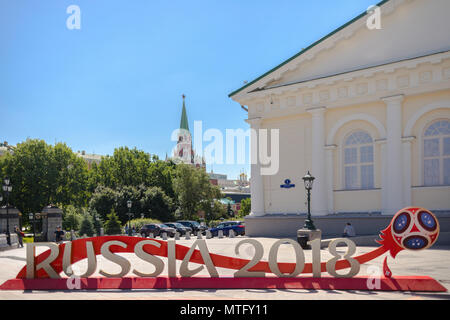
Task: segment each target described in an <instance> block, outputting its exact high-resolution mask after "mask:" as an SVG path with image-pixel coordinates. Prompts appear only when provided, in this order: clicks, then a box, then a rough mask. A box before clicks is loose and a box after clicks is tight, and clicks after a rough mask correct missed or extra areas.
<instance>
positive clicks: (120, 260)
mask: <svg viewBox="0 0 450 320" xmlns="http://www.w3.org/2000/svg"><path fill="white" fill-rule="evenodd" d="M112 245H115V246H121V247H122V248H126V247H127V244H126V243H124V242H122V241H116V240H113V241H108V242H105V243H104V244H103V245H102V248H101V249H100V251H101V253H102V256H104V257H105V258H106V259H108V260H110V261H112V262H115V263H117V264H118V265H119V266H120V267H121V268H122V271H121V272H119V273H115V274H110V273H107V272H104V271H103V270H100V272H99V273H100V274H101V275H102V276H105V277H108V278H121V277H123V276H124V275H126V274H127V273H128V272H129V271H130V269H131V265H130V261H128V260H127V259H125V258H124V257H121V256H119V255H117V254H114V253H112V252H111V251H110V250H109V247H110V246H112Z"/></svg>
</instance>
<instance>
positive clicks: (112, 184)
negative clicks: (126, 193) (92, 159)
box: [89, 147, 151, 191]
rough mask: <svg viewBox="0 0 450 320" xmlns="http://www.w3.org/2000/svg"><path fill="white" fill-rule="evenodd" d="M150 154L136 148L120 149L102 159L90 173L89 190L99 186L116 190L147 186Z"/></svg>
mask: <svg viewBox="0 0 450 320" xmlns="http://www.w3.org/2000/svg"><path fill="white" fill-rule="evenodd" d="M150 163H151V159H150V154H148V153H145V152H144V151H141V150H138V149H136V148H134V149H129V148H128V147H120V148H116V149H115V150H114V154H113V155H112V156H107V157H103V158H102V160H101V161H100V163H99V164H98V165H97V164H94V165H93V166H92V169H91V171H90V177H89V185H90V190H91V191H94V190H95V188H96V187H97V186H99V185H103V186H105V187H109V188H112V189H116V188H118V187H121V186H139V185H141V184H144V185H148V181H149V168H150Z"/></svg>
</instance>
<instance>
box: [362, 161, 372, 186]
mask: <svg viewBox="0 0 450 320" xmlns="http://www.w3.org/2000/svg"><path fill="white" fill-rule="evenodd" d="M373 187H374V178H373V165H367V166H361V188H362V189H372V188H373Z"/></svg>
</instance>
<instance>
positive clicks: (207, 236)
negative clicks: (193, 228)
mask: <svg viewBox="0 0 450 320" xmlns="http://www.w3.org/2000/svg"><path fill="white" fill-rule="evenodd" d="M211 238H212V234H211V231H209V230H206V239H211Z"/></svg>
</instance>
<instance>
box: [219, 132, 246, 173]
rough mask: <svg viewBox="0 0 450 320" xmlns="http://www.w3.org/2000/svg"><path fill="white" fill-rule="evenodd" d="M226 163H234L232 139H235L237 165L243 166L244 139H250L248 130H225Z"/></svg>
mask: <svg viewBox="0 0 450 320" xmlns="http://www.w3.org/2000/svg"><path fill="white" fill-rule="evenodd" d="M225 132H226V142H225V143H226V153H227V155H226V163H227V164H235V163H234V137H236V139H237V162H236V163H237V164H245V139H246V137H249V138H250V129H248V130H247V131H244V130H243V129H236V130H233V129H226V130H225Z"/></svg>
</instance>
